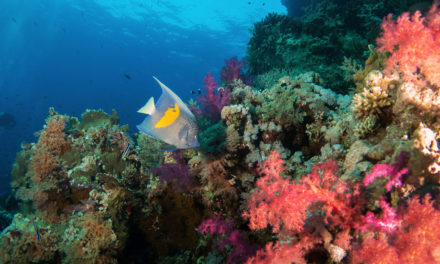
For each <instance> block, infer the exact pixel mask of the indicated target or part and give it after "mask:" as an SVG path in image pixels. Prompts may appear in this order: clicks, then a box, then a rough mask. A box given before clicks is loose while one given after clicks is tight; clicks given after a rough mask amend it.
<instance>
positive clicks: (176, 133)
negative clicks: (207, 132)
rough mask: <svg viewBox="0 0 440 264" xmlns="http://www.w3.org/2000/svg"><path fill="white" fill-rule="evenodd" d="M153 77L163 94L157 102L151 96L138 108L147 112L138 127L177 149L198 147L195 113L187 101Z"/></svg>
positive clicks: (140, 111)
mask: <svg viewBox="0 0 440 264" xmlns="http://www.w3.org/2000/svg"><path fill="white" fill-rule="evenodd" d="M153 78H154V79H155V80H156V81H157V83H159V85H160V87H161V88H162V95H161V96H160V97H159V100H158V101H157V104H154V98H153V97H151V98H150V99H149V100H148V102H147V103H146V104H145V105H144V106H143V107H142V108H141V109H139V110H138V112H139V113H143V114H147V115H149V116H147V117H146V118H145V119H144V121H143V122H142V123H141V124H139V125H138V126H137V128H138V129H139V130H140V131H141V132H142V133H144V134H146V135H148V136H150V137H152V138H154V139H157V140H160V141H163V142H165V143H167V144H169V145H171V147H174V148H176V149H187V148H197V147H199V146H200V144H199V140H198V136H197V135H198V133H199V128H198V126H197V123H196V118H195V116H194V114H193V113H192V112H191V111H190V110H189V109H188V107H187V106H186V105H185V103H183V102H182V100H181V99H180V98H179V97H178V96H177V95H176V94H175V93H173V91H171V90H170V88H168V87H167V86H165V85H164V84H163V83H161V82H160V81H159V80H158V79H157V78H156V77H154V76H153Z"/></svg>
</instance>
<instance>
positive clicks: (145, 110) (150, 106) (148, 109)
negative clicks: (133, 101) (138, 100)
mask: <svg viewBox="0 0 440 264" xmlns="http://www.w3.org/2000/svg"><path fill="white" fill-rule="evenodd" d="M154 111H156V106H155V105H154V97H151V98H150V99H149V100H148V102H147V103H146V104H145V105H144V106H142V107H141V108H140V109H139V110H138V112H139V113H142V114H146V115H151V114H152V113H154Z"/></svg>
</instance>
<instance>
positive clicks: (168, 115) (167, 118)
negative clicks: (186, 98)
mask: <svg viewBox="0 0 440 264" xmlns="http://www.w3.org/2000/svg"><path fill="white" fill-rule="evenodd" d="M179 115H180V109H179V106H178V105H177V104H176V103H175V104H174V108H173V107H170V108H168V109H167V110H166V111H165V114H164V115H163V116H162V118H161V119H160V120H159V121H158V122H157V123H156V124H155V125H154V128H161V127H167V126H169V125H171V124H172V123H173V122H174V121H176V119H177V118H178V117H179Z"/></svg>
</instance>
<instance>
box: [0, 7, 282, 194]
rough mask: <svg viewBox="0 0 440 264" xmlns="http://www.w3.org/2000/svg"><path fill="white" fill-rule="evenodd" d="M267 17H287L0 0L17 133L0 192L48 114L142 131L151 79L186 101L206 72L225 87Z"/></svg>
mask: <svg viewBox="0 0 440 264" xmlns="http://www.w3.org/2000/svg"><path fill="white" fill-rule="evenodd" d="M249 3H250V4H249ZM269 12H278V13H287V11H286V10H285V7H284V6H283V5H282V4H281V1H261V0H260V1H255V0H253V1H247V0H246V1H239V0H222V1H213V0H198V1H194V0H190V1H183V0H171V1H159V0H149V1H145V0H143V1H141V0H76V1H73V0H32V1H29V0H2V1H1V2H0V91H1V94H0V112H1V111H4V112H7V113H11V114H13V115H14V116H15V119H16V126H15V127H14V128H12V129H9V130H8V129H5V128H3V127H0V143H1V145H0V183H1V184H0V193H4V192H7V191H8V190H9V177H10V171H11V164H12V163H13V161H14V159H15V154H16V152H17V151H19V150H20V142H22V141H28V142H35V141H36V137H35V136H34V132H36V131H38V130H40V129H41V128H42V127H43V124H44V119H45V118H46V117H47V114H48V109H49V107H50V106H54V107H55V109H56V110H57V111H58V112H59V113H61V114H67V115H72V116H79V115H80V114H81V113H82V112H84V111H85V110H86V109H88V108H89V109H97V108H102V109H104V111H106V112H111V109H113V108H114V109H116V110H117V112H118V115H119V117H120V119H121V124H129V126H130V132H136V131H135V125H136V124H138V123H140V122H141V121H142V119H143V116H141V115H139V114H137V113H136V110H137V109H138V108H139V107H140V106H142V105H143V104H144V103H145V101H146V100H147V99H148V98H149V97H150V96H158V95H159V92H160V89H159V87H158V86H157V84H155V82H154V80H153V79H152V78H151V76H152V75H155V76H157V77H158V78H159V79H160V80H161V81H162V82H164V83H165V84H166V85H168V86H169V87H170V88H171V89H173V90H174V91H175V92H176V93H177V94H178V95H180V96H181V98H182V99H183V100H184V101H187V100H189V99H190V98H191V96H192V95H191V93H190V90H197V89H198V88H201V87H202V85H203V83H202V80H203V76H204V75H205V74H206V73H207V72H208V71H211V72H212V73H213V75H214V76H216V78H217V80H218V77H219V71H220V70H221V67H222V66H223V65H224V59H229V58H231V57H232V56H238V57H239V58H241V57H243V56H244V55H245V52H246V45H247V42H248V40H249V37H250V31H249V28H250V27H251V26H252V25H253V23H255V22H257V21H259V20H261V19H262V18H263V17H264V16H266V15H267V14H268V13H269ZM125 75H129V77H130V79H128V78H127V77H126V76H125Z"/></svg>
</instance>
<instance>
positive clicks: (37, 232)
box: [34, 220, 41, 243]
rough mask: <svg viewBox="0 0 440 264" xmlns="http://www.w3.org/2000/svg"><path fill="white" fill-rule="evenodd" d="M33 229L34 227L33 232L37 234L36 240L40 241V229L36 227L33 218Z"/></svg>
mask: <svg viewBox="0 0 440 264" xmlns="http://www.w3.org/2000/svg"><path fill="white" fill-rule="evenodd" d="M34 229H35V233H36V234H37V240H38V243H39V242H41V237H40V230H39V229H38V226H37V223H36V222H35V220H34Z"/></svg>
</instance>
